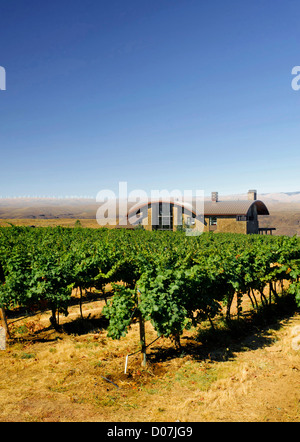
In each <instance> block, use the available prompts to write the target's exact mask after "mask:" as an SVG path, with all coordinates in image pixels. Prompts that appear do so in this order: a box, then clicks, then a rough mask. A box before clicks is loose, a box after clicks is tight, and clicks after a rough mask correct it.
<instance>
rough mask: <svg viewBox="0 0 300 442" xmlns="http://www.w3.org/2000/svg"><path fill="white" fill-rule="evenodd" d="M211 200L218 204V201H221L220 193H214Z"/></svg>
mask: <svg viewBox="0 0 300 442" xmlns="http://www.w3.org/2000/svg"><path fill="white" fill-rule="evenodd" d="M211 200H212V201H213V202H214V203H217V202H218V200H219V194H218V192H212V193H211Z"/></svg>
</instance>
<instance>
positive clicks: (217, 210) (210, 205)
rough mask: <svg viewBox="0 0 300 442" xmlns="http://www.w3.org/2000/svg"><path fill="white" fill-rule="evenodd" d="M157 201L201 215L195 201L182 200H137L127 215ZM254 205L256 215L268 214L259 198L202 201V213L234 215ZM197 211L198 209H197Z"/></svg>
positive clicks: (241, 213)
mask: <svg viewBox="0 0 300 442" xmlns="http://www.w3.org/2000/svg"><path fill="white" fill-rule="evenodd" d="M159 202H163V203H172V204H174V205H176V206H180V207H184V208H185V209H186V210H188V211H190V212H192V213H194V214H195V215H201V213H197V205H196V201H195V200H194V201H192V202H182V201H175V200H172V199H170V200H168V201H165V200H149V201H145V202H139V203H137V204H134V205H133V206H132V207H131V208H130V209H129V211H128V216H130V215H133V214H134V213H136V212H137V211H138V210H139V209H141V208H142V207H144V206H146V205H150V204H157V203H159ZM253 205H255V206H256V209H257V214H258V215H269V211H268V209H267V207H266V205H265V203H263V202H262V201H260V200H254V201H253V200H231V201H218V202H213V201H204V215H206V216H218V215H219V216H222V215H223V216H226V215H227V216H235V215H247V213H248V211H249V209H250V208H251V207H252V206H253ZM198 212H199V211H198Z"/></svg>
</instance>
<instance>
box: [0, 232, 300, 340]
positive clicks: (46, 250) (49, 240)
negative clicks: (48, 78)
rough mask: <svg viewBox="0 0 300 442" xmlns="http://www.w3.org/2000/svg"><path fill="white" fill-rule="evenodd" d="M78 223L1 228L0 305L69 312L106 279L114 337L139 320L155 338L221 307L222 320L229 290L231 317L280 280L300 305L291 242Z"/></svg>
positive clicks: (296, 253)
mask: <svg viewBox="0 0 300 442" xmlns="http://www.w3.org/2000/svg"><path fill="white" fill-rule="evenodd" d="M76 227H77V228H73V229H72V228H62V227H56V228H35V229H30V228H26V227H15V226H11V227H5V228H0V263H1V265H2V268H3V272H4V275H5V283H4V284H3V283H1V284H0V305H3V306H4V307H5V308H6V309H11V308H14V307H16V306H23V307H26V308H30V307H31V306H32V305H35V304H38V303H43V305H44V304H45V305H46V306H47V307H48V308H50V309H51V310H52V312H53V315H54V313H55V312H62V313H64V314H67V313H68V305H69V303H70V297H71V293H72V288H74V287H79V288H80V289H90V288H92V287H94V288H96V289H98V290H100V291H102V292H103V293H104V287H105V285H106V284H109V283H110V284H112V287H113V294H114V296H113V297H112V299H111V300H110V301H109V302H108V305H107V306H106V307H105V308H104V312H103V313H104V314H105V316H106V317H107V318H108V319H109V328H108V333H109V336H111V337H112V338H114V339H119V338H120V337H122V336H125V335H126V333H127V330H128V327H129V326H130V324H131V321H132V318H133V316H134V315H136V316H137V315H139V314H141V315H142V317H143V318H144V319H145V320H150V321H151V323H152V324H153V326H154V328H155V330H156V331H157V333H158V335H163V336H170V337H172V336H173V337H174V336H177V337H178V336H179V335H180V334H181V333H182V332H183V330H184V329H185V328H188V327H191V326H193V325H197V324H199V323H201V321H203V320H210V321H211V320H212V319H213V318H214V316H215V315H217V314H218V312H219V311H220V309H221V304H222V305H224V304H225V305H227V313H228V317H229V316H230V306H231V303H232V300H233V296H234V294H235V293H237V295H238V305H237V307H238V312H239V314H242V311H241V302H242V299H243V297H244V296H245V295H249V297H250V298H251V301H252V303H253V305H254V307H255V305H256V304H255V302H256V299H254V298H253V296H254V295H253V291H256V293H260V294H261V300H262V302H264V303H266V302H270V301H271V295H272V296H278V293H277V289H276V284H277V283H278V282H281V281H283V280H289V281H290V286H289V293H290V294H291V295H293V296H294V297H295V300H296V302H297V303H298V305H299V306H300V285H299V284H300V283H299V280H300V270H299V269H300V265H299V263H300V240H299V238H296V237H292V238H289V237H275V236H273V237H271V236H267V235H266V236H263V235H261V236H260V235H239V234H213V235H212V234H206V233H204V234H202V235H200V236H198V237H192V236H186V235H185V233H184V232H180V231H178V232H167V231H166V232H149V231H145V230H142V229H136V230H130V231H129V230H121V229H115V230H113V229H111V230H110V229H104V228H101V229H86V228H81V227H80V228H79V226H76ZM268 287H269V288H270V297H269V299H267V298H266V296H265V295H264V294H263V293H264V289H265V288H268ZM254 301H255V302H254Z"/></svg>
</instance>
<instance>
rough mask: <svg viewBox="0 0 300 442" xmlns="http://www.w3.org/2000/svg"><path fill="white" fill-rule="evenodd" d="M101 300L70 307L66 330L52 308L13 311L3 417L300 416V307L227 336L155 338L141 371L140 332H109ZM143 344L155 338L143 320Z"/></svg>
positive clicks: (3, 356) (0, 407)
mask: <svg viewBox="0 0 300 442" xmlns="http://www.w3.org/2000/svg"><path fill="white" fill-rule="evenodd" d="M102 307H103V302H102V301H93V302H87V303H85V304H84V305H83V315H84V318H85V320H82V319H81V318H80V317H79V311H78V306H73V307H71V308H70V315H69V316H68V317H67V318H65V319H64V320H63V322H64V325H63V328H64V332H63V333H57V332H55V331H54V330H53V329H52V328H51V327H49V312H46V313H43V314H41V313H39V314H35V315H33V316H30V317H26V318H23V317H20V318H18V317H14V318H12V317H10V318H8V320H9V325H10V329H11V332H12V337H13V339H11V340H9V341H8V342H7V348H6V350H2V351H0V369H1V376H0V421H1V422H30V421H34V422H47V421H48V422H176V421H180V422H299V421H300V387H299V386H300V313H299V311H293V313H292V314H289V315H281V316H280V317H279V318H276V319H274V318H272V320H271V321H270V323H268V324H265V325H263V326H255V325H254V326H252V327H251V329H249V330H248V331H245V329H242V331H240V330H239V329H237V331H236V332H235V334H231V335H230V336H229V335H228V331H227V330H225V329H222V326H221V325H220V326H219V328H218V329H217V330H216V331H215V332H214V333H212V332H211V330H209V328H208V327H207V330H205V329H204V330H202V331H201V333H199V330H196V329H193V330H191V331H189V332H186V333H185V334H184V335H183V337H182V339H181V342H182V348H181V350H179V351H176V350H175V348H174V346H173V344H172V342H171V341H170V340H169V339H164V338H159V339H158V340H157V341H155V342H154V343H153V344H152V345H150V346H149V347H148V349H147V352H148V355H147V357H148V365H147V367H146V368H145V369H142V367H141V364H140V355H139V353H137V354H135V355H132V356H129V357H128V366H127V373H126V374H124V368H125V360H126V355H128V354H131V353H133V352H135V351H136V350H138V348H139V347H138V345H139V344H138V342H139V330H138V325H137V324H133V326H132V327H131V329H130V331H129V333H128V335H127V336H126V337H125V338H122V339H121V340H120V341H113V340H111V339H110V338H108V337H107V332H106V325H107V324H106V323H105V320H104V319H103V317H101V314H100V313H101V310H102ZM146 337H147V343H151V342H152V341H153V340H154V339H156V337H157V336H156V334H155V332H154V330H153V328H152V326H151V324H150V323H147V324H146Z"/></svg>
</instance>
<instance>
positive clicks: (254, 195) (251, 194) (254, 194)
mask: <svg viewBox="0 0 300 442" xmlns="http://www.w3.org/2000/svg"><path fill="white" fill-rule="evenodd" d="M248 200H251V201H255V200H257V190H248Z"/></svg>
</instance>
